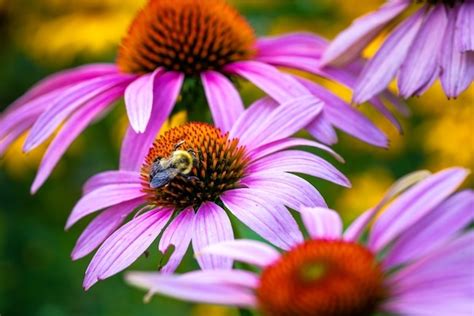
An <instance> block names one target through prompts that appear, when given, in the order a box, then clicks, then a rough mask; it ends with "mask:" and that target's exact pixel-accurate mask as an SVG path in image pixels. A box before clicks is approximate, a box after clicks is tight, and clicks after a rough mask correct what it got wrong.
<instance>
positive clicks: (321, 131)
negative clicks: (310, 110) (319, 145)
mask: <svg viewBox="0 0 474 316" xmlns="http://www.w3.org/2000/svg"><path fill="white" fill-rule="evenodd" d="M306 130H307V131H308V132H309V133H310V134H311V135H312V136H313V137H314V138H316V139H317V140H319V141H320V142H323V143H324V144H327V145H333V144H336V143H337V140H338V139H337V134H336V131H335V130H334V128H333V127H332V124H331V122H330V121H329V118H328V116H327V115H326V113H325V112H324V111H323V113H321V114H320V115H318V116H317V117H316V118H315V119H314V120H313V121H312V122H310V123H309V124H308V125H307V126H306Z"/></svg>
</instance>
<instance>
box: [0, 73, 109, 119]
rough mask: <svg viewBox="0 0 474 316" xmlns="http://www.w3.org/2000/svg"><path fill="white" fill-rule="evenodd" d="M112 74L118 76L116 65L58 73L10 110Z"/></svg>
mask: <svg viewBox="0 0 474 316" xmlns="http://www.w3.org/2000/svg"><path fill="white" fill-rule="evenodd" d="M112 74H118V69H117V66H116V65H115V64H90V65H85V66H80V67H77V68H73V69H68V70H64V71H60V72H57V73H55V74H52V75H50V76H48V77H46V78H44V79H43V80H41V81H40V82H38V83H36V84H35V85H34V86H33V87H31V88H30V90H28V91H27V92H26V93H25V94H24V95H22V96H21V97H20V98H19V99H17V100H16V101H15V102H14V103H13V104H12V105H10V106H9V109H14V108H17V107H19V106H23V105H24V104H26V103H28V102H30V101H32V100H34V99H36V98H38V97H41V96H43V95H45V94H48V93H50V92H52V91H57V90H59V89H64V88H65V87H67V86H70V85H73V84H76V83H79V82H81V81H86V80H89V79H93V78H97V77H101V76H106V75H112ZM7 111H8V110H7Z"/></svg>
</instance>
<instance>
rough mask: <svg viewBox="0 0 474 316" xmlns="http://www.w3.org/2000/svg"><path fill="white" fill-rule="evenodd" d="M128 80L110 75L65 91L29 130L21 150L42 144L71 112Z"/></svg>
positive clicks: (27, 149)
mask: <svg viewBox="0 0 474 316" xmlns="http://www.w3.org/2000/svg"><path fill="white" fill-rule="evenodd" d="M128 80H129V79H124V78H123V77H122V76H118V75H111V76H106V77H102V78H96V79H90V80H88V81H84V82H81V83H78V84H77V85H75V86H72V87H71V88H68V89H67V90H65V91H64V92H63V93H62V94H61V95H60V96H58V98H57V99H56V100H55V101H54V102H53V103H51V104H50V105H49V107H48V109H46V110H45V111H44V112H43V113H42V114H41V115H40V116H39V118H38V120H37V121H36V123H35V124H34V125H33V127H32V128H31V132H30V134H29V135H28V138H27V139H26V141H25V146H24V147H23V150H24V151H25V152H28V151H30V150H32V149H34V148H36V147H37V146H38V145H40V144H41V143H42V142H44V141H45V140H46V139H47V138H48V137H49V136H51V134H52V133H54V131H55V130H56V128H58V127H59V125H60V124H61V122H63V121H64V119H66V118H67V117H68V116H69V115H70V114H71V113H72V112H74V111H75V110H76V109H77V108H79V107H80V106H82V105H83V104H84V103H85V102H87V101H89V100H90V99H92V98H94V97H96V96H98V95H99V94H102V93H103V92H105V91H107V90H109V89H110V88H113V87H114V86H117V85H119V84H126V82H127V81H128Z"/></svg>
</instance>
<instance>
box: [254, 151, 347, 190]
mask: <svg viewBox="0 0 474 316" xmlns="http://www.w3.org/2000/svg"><path fill="white" fill-rule="evenodd" d="M259 171H273V172H276V171H279V172H282V171H283V172H297V173H303V174H308V175H311V176H314V177H318V178H321V179H326V180H328V181H331V182H333V183H336V184H339V185H341V186H346V187H350V182H349V180H348V179H347V178H346V176H344V175H343V174H342V173H341V172H339V171H338V170H337V169H336V168H334V167H333V166H332V165H331V164H330V163H328V162H327V161H325V160H324V159H322V158H320V157H318V156H316V155H314V154H311V153H308V152H305V151H301V150H285V151H282V152H278V153H275V154H273V155H271V156H267V157H264V158H262V159H260V160H258V161H256V162H252V163H251V164H250V165H249V173H252V172H259Z"/></svg>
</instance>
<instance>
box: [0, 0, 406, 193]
mask: <svg viewBox="0 0 474 316" xmlns="http://www.w3.org/2000/svg"><path fill="white" fill-rule="evenodd" d="M196 23H197V24H196ZM177 25H183V27H182V28H181V27H176V26H177ZM198 25H199V27H198ZM325 46H326V42H325V41H324V40H322V39H321V38H319V37H317V36H315V35H311V34H290V35H284V36H281V37H275V38H261V39H256V38H255V36H254V32H253V29H252V28H251V27H250V25H248V23H247V22H246V21H245V19H244V18H243V17H241V16H240V15H239V14H238V13H237V12H236V11H235V10H234V9H233V8H231V7H230V6H229V5H227V4H226V3H225V2H224V1H223V0H218V1H216V0H214V1H210V0H200V1H194V0H161V1H150V2H149V3H148V4H147V5H146V6H145V7H144V9H143V10H142V11H140V12H139V13H138V14H137V16H136V18H135V20H134V22H133V23H132V25H131V27H130V30H129V32H128V34H127V35H126V36H125V38H124V40H123V42H122V45H121V47H120V50H119V54H118V58H117V61H116V65H115V64H92V65H87V66H82V67H79V68H75V69H72V70H67V71H63V72H60V73H58V74H55V75H53V76H51V77H48V78H46V79H44V80H43V81H41V82H40V83H38V84H37V85H36V86H35V87H33V88H32V89H31V90H30V91H29V92H27V93H26V94H25V95H24V96H23V97H21V98H20V99H19V100H17V101H16V102H15V103H14V104H12V105H11V106H10V107H9V108H8V109H7V110H6V111H5V113H3V115H2V117H1V118H0V122H1V124H0V155H1V154H2V153H3V152H4V151H5V150H6V149H7V148H8V146H9V145H10V144H11V143H12V142H13V141H14V140H15V139H17V138H18V137H19V136H20V135H21V134H23V133H24V132H26V131H29V135H28V138H27V139H26V142H25V144H24V150H25V152H28V151H30V150H32V149H34V148H36V147H37V146H38V145H39V144H41V143H43V142H44V141H46V140H47V139H48V138H49V137H50V136H51V135H53V133H54V132H55V131H56V130H57V129H59V132H58V134H57V135H56V137H55V138H54V140H53V142H52V143H51V145H50V146H49V148H48V150H47V152H46V153H45V155H44V157H43V161H42V163H41V165H40V167H39V171H38V174H37V176H36V179H35V181H34V183H33V186H32V192H36V191H37V190H38V189H39V187H40V186H41V185H42V184H43V183H44V182H45V181H46V179H47V178H48V176H49V175H50V173H51V172H52V170H53V168H54V167H55V165H56V164H57V162H58V161H59V159H60V158H61V157H62V155H63V154H64V152H65V151H66V149H67V148H68V147H69V145H70V144H71V143H72V142H73V141H74V139H75V138H76V137H77V136H78V135H79V134H81V133H82V131H83V130H84V129H85V128H86V127H87V126H88V125H89V124H90V123H91V122H93V121H94V120H95V119H97V118H98V117H100V116H101V115H102V114H104V113H105V112H107V111H108V110H109V109H110V107H111V106H112V104H113V103H114V102H115V101H117V100H118V99H120V98H121V97H122V96H124V97H125V104H126V109H127V114H128V117H129V121H130V124H131V128H130V129H129V130H128V132H127V135H126V138H127V139H128V140H129V141H134V142H140V143H141V144H144V146H141V148H146V147H148V145H149V144H151V143H152V141H153V139H154V137H155V135H156V134H157V131H158V130H159V128H160V127H161V125H162V123H163V121H164V120H165V119H166V118H167V117H168V116H169V115H170V113H171V112H172V110H173V107H174V105H175V103H176V102H177V99H178V97H179V95H180V92H181V90H182V89H183V83H184V80H185V78H186V79H189V80H190V82H198V83H199V82H200V83H202V86H203V89H204V93H205V96H206V98H207V102H208V104H209V107H210V111H211V113H212V118H213V121H214V122H215V124H216V126H218V127H220V128H222V129H224V130H228V129H230V128H231V127H232V126H233V124H234V123H235V121H236V119H237V118H238V117H239V116H240V115H241V113H242V111H243V109H244V105H243V103H242V100H241V98H240V95H239V93H238V91H237V89H236V88H235V87H234V84H233V83H232V81H231V79H232V78H243V79H247V80H249V81H250V82H252V83H253V84H255V85H256V86H257V87H258V88H260V89H261V90H263V91H264V92H265V93H266V94H267V95H269V96H270V97H272V98H273V99H274V100H275V101H276V102H278V103H283V102H286V101H288V100H290V99H293V98H295V97H299V96H302V95H306V94H314V95H315V96H316V97H318V98H319V99H321V100H322V101H324V102H325V103H326V104H325V109H324V111H323V112H322V113H321V115H320V116H318V117H317V118H315V119H314V120H313V121H311V122H309V123H308V125H307V129H308V130H309V131H310V132H311V134H313V135H314V136H315V137H316V138H317V139H319V140H320V141H322V142H324V143H326V144H333V143H335V142H337V135H336V132H335V130H334V128H335V127H336V128H339V129H341V130H343V131H345V132H347V133H349V134H351V135H353V136H354V137H357V138H359V139H361V140H363V141H365V142H367V143H370V144H373V145H375V146H382V147H386V146H387V144H388V141H387V138H386V136H385V135H384V134H383V133H382V132H381V131H380V130H379V129H378V128H377V127H376V126H375V125H374V124H373V123H372V122H371V121H370V120H368V119H367V118H366V117H365V116H364V115H362V114H361V113H360V112H359V111H357V110H356V109H354V108H352V107H351V106H350V105H348V104H347V103H345V102H344V101H342V100H341V99H339V98H338V97H337V96H335V95H334V94H332V93H330V92H328V91H327V90H326V89H325V88H322V87H321V86H319V85H316V84H315V83H311V82H309V81H306V80H303V79H300V78H296V77H295V76H292V75H289V74H285V73H283V72H282V71H280V70H278V69H277V68H276V66H284V67H288V68H293V69H301V70H304V71H309V72H312V73H315V74H318V75H320V76H323V77H326V78H329V79H332V80H336V81H338V82H341V83H342V84H345V85H347V86H349V87H353V86H354V83H355V78H356V74H357V73H358V71H359V70H360V67H359V66H356V65H355V64H354V65H352V66H350V67H347V70H341V69H336V68H332V67H327V68H324V69H320V68H318V64H319V58H320V56H321V52H322V51H323V50H324V48H325ZM229 78H230V79H229ZM183 96H186V93H184V94H183ZM381 97H383V98H386V99H388V100H389V101H390V102H392V103H394V104H395V105H396V106H397V107H398V108H399V109H400V110H402V111H404V110H406V109H405V107H404V105H403V104H402V103H400V102H399V101H398V100H397V99H396V98H394V96H393V95H391V94H390V93H388V92H383V93H382V94H381ZM381 97H378V96H377V97H374V98H372V99H371V102H372V104H373V106H374V107H375V108H377V109H378V110H379V111H380V112H382V114H383V115H385V116H387V117H388V119H390V120H391V121H392V122H393V124H395V125H396V126H397V127H398V128H400V126H399V125H398V122H397V121H396V119H395V118H394V117H393V115H392V114H391V113H390V112H389V111H388V110H387V108H385V105H384V104H383V103H382V100H381ZM186 103H187V104H186V106H192V105H193V104H194V103H197V102H196V100H187V101H186ZM188 103H190V104H188ZM197 105H199V104H197ZM200 111H202V110H201V109H200ZM61 124H63V125H62V126H61ZM143 134H144V135H143ZM138 147H140V146H138Z"/></svg>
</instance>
